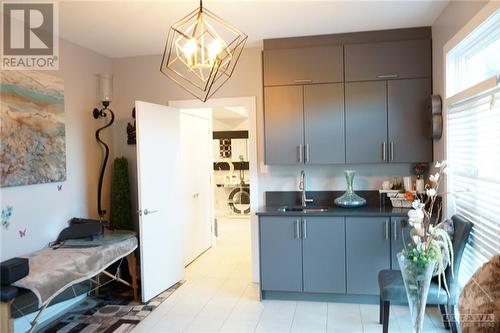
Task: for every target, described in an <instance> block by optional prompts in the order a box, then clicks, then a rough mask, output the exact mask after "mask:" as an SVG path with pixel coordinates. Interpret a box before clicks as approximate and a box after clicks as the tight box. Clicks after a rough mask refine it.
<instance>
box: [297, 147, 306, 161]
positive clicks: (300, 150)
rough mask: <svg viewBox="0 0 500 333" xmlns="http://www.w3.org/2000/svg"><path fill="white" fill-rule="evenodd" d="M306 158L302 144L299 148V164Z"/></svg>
mask: <svg viewBox="0 0 500 333" xmlns="http://www.w3.org/2000/svg"><path fill="white" fill-rule="evenodd" d="M303 156H304V151H303V148H302V144H300V145H298V146H297V160H298V161H299V164H300V163H302V158H303Z"/></svg>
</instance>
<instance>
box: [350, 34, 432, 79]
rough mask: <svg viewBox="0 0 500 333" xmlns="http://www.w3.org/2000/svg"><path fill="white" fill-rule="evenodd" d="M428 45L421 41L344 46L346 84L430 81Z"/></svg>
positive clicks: (430, 56) (429, 41) (429, 50)
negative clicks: (427, 79) (427, 78)
mask: <svg viewBox="0 0 500 333" xmlns="http://www.w3.org/2000/svg"><path fill="white" fill-rule="evenodd" d="M431 44H432V43H431V40H430V39H421V40H402V41H391V42H376V43H361V44H351V45H345V80H346V82H349V81H367V80H387V79H407V78H422V77H431V76H432V52H431Z"/></svg>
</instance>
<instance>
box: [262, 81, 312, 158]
mask: <svg viewBox="0 0 500 333" xmlns="http://www.w3.org/2000/svg"><path fill="white" fill-rule="evenodd" d="M302 94H303V88H302V86H284V87H266V88H264V102H265V111H264V123H265V125H264V135H265V161H266V164H269V165H273V164H278V165H279V164H283V165H287V164H288V165H290V164H300V163H303V158H304V153H303V148H304V147H303V143H304V123H303V96H302Z"/></svg>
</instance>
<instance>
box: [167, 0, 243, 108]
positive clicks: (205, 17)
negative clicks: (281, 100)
mask: <svg viewBox="0 0 500 333" xmlns="http://www.w3.org/2000/svg"><path fill="white" fill-rule="evenodd" d="M247 38H248V36H247V35H246V34H244V33H242V32H241V31H239V30H238V29H236V28H235V27H233V26H232V25H230V24H229V23H227V22H226V21H224V20H223V19H221V18H220V17H218V16H217V15H215V14H213V13H212V12H210V11H209V10H207V9H206V8H203V4H202V1H201V0H200V7H199V8H197V9H196V10H194V11H193V12H191V13H189V14H188V15H187V16H185V17H184V18H182V19H181V20H179V21H177V22H176V23H174V25H172V26H171V27H170V30H169V32H168V37H167V43H166V44H165V51H164V52H163V59H162V62H161V66H160V71H161V72H162V73H163V74H165V75H166V76H167V77H168V78H170V79H171V80H173V81H174V82H176V83H177V84H178V85H180V86H181V87H182V88H184V89H185V90H186V91H188V92H189V93H190V94H192V95H193V96H195V97H196V98H198V99H200V100H201V101H202V102H206V100H207V99H209V98H210V97H212V95H213V94H214V93H215V92H216V91H217V90H219V88H220V87H221V86H222V85H223V84H224V83H225V82H226V81H227V80H228V79H229V78H230V77H231V75H232V74H233V71H234V68H235V66H236V63H237V62H238V59H239V57H240V55H241V52H242V50H243V48H244V46H245V43H246V41H247Z"/></svg>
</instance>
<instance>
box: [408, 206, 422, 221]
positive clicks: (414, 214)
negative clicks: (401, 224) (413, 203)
mask: <svg viewBox="0 0 500 333" xmlns="http://www.w3.org/2000/svg"><path fill="white" fill-rule="evenodd" d="M408 217H409V218H410V220H414V221H418V223H421V222H422V220H423V219H424V212H423V211H422V209H410V210H409V211H408Z"/></svg>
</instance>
